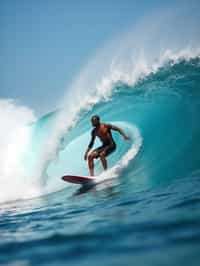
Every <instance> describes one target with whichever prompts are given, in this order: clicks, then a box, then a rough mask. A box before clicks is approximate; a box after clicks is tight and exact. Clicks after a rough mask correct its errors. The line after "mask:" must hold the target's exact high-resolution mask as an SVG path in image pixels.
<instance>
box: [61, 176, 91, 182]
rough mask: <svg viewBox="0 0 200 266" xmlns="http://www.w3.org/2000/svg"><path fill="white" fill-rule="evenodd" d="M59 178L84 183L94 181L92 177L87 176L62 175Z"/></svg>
mask: <svg viewBox="0 0 200 266" xmlns="http://www.w3.org/2000/svg"><path fill="white" fill-rule="evenodd" d="M61 178H62V180H64V181H66V182H69V183H73V184H86V183H90V182H93V181H94V178H93V177H89V176H76V175H64V176H62V177H61Z"/></svg>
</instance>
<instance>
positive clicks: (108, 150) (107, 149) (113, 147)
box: [93, 142, 116, 159]
mask: <svg viewBox="0 0 200 266" xmlns="http://www.w3.org/2000/svg"><path fill="white" fill-rule="evenodd" d="M115 150H116V144H115V143H114V142H112V143H109V144H104V145H102V146H100V147H98V148H96V149H95V150H93V152H97V156H96V157H95V158H96V159H97V158H99V157H100V153H101V152H102V151H105V153H106V156H108V155H109V154H111V153H112V152H114V151H115Z"/></svg>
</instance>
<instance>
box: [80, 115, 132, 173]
mask: <svg viewBox="0 0 200 266" xmlns="http://www.w3.org/2000/svg"><path fill="white" fill-rule="evenodd" d="M91 123H92V126H93V127H94V129H93V130H92V132H91V141H90V143H89V145H88V148H87V150H86V152H85V156H84V159H85V160H87V159H88V165H89V169H90V175H91V176H94V159H98V158H100V159H101V162H102V165H103V168H104V170H107V161H106V156H108V155H109V154H111V153H112V152H113V151H115V149H116V144H115V142H114V140H113V136H112V133H111V130H115V131H118V132H119V133H120V134H121V135H122V136H123V137H124V139H125V140H130V138H129V137H128V136H126V134H125V133H124V131H123V130H122V129H120V128H118V127H116V126H113V125H111V124H104V123H101V122H100V117H99V116H98V115H94V116H93V117H92V118H91ZM96 137H99V139H100V140H101V142H102V146H100V147H98V148H97V149H95V150H93V151H92V152H91V153H90V154H89V156H88V153H89V151H90V150H91V148H92V147H93V145H94V141H95V138H96Z"/></svg>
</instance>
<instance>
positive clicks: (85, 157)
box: [84, 130, 96, 160]
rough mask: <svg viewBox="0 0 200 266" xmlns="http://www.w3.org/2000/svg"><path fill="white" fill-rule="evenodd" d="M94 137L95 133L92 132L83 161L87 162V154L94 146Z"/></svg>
mask: <svg viewBox="0 0 200 266" xmlns="http://www.w3.org/2000/svg"><path fill="white" fill-rule="evenodd" d="M95 137H96V135H95V131H94V130H92V133H91V140H90V143H89V145H88V148H87V150H86V152H85V155H84V159H85V160H87V156H88V152H89V151H90V150H91V149H92V147H93V145H94V141H95Z"/></svg>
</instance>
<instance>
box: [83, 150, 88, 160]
mask: <svg viewBox="0 0 200 266" xmlns="http://www.w3.org/2000/svg"><path fill="white" fill-rule="evenodd" d="M87 157H88V152H87V151H86V153H85V155H84V160H85V161H87Z"/></svg>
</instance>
